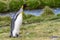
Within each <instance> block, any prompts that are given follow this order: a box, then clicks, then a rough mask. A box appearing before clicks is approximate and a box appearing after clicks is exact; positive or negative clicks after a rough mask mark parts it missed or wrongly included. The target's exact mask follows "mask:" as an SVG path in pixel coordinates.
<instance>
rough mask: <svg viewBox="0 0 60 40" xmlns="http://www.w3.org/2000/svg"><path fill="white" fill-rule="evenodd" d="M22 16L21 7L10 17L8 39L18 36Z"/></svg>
mask: <svg viewBox="0 0 60 40" xmlns="http://www.w3.org/2000/svg"><path fill="white" fill-rule="evenodd" d="M22 14H23V6H22V7H21V8H20V10H19V11H18V12H17V13H16V14H15V15H14V16H13V17H12V20H11V33H10V37H18V36H19V31H20V26H21V25H22V20H23V17H22Z"/></svg>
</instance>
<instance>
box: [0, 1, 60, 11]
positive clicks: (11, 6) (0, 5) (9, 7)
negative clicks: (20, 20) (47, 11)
mask: <svg viewBox="0 0 60 40" xmlns="http://www.w3.org/2000/svg"><path fill="white" fill-rule="evenodd" d="M23 4H26V5H27V7H26V8H25V9H38V8H44V7H45V6H49V7H52V8H57V7H58V8H60V0H27V1H23V0H0V12H9V11H17V10H19V8H20V7H21V5H23Z"/></svg>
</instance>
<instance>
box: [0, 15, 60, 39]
mask: <svg viewBox="0 0 60 40" xmlns="http://www.w3.org/2000/svg"><path fill="white" fill-rule="evenodd" d="M39 17H40V16H39ZM33 18H35V19H33ZM41 18H43V19H42V20H43V21H40V22H38V21H37V19H38V17H37V18H36V17H34V16H33V17H31V18H29V20H28V21H32V20H33V22H31V23H27V24H28V25H27V24H22V26H21V28H20V36H21V37H20V36H19V37H18V38H10V37H9V34H10V21H11V19H10V18H9V17H0V25H1V26H0V40H52V39H51V38H50V37H51V36H60V17H59V16H52V17H50V18H49V17H47V18H44V17H40V18H39V20H41ZM3 19H4V20H3ZM34 20H36V22H35V21H34ZM26 21H27V20H25V22H26ZM6 23H8V24H7V25H5V24H6ZM3 25H4V26H3ZM57 40H60V38H57Z"/></svg>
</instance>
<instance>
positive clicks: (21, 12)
mask: <svg viewBox="0 0 60 40" xmlns="http://www.w3.org/2000/svg"><path fill="white" fill-rule="evenodd" d="M21 8H22V9H23V5H22V7H21ZM21 14H22V15H23V11H22V12H21Z"/></svg>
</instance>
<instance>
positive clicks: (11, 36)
mask: <svg viewBox="0 0 60 40" xmlns="http://www.w3.org/2000/svg"><path fill="white" fill-rule="evenodd" d="M18 36H19V35H18V34H16V36H12V35H10V36H9V37H10V38H11V37H13V38H16V37H18Z"/></svg>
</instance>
